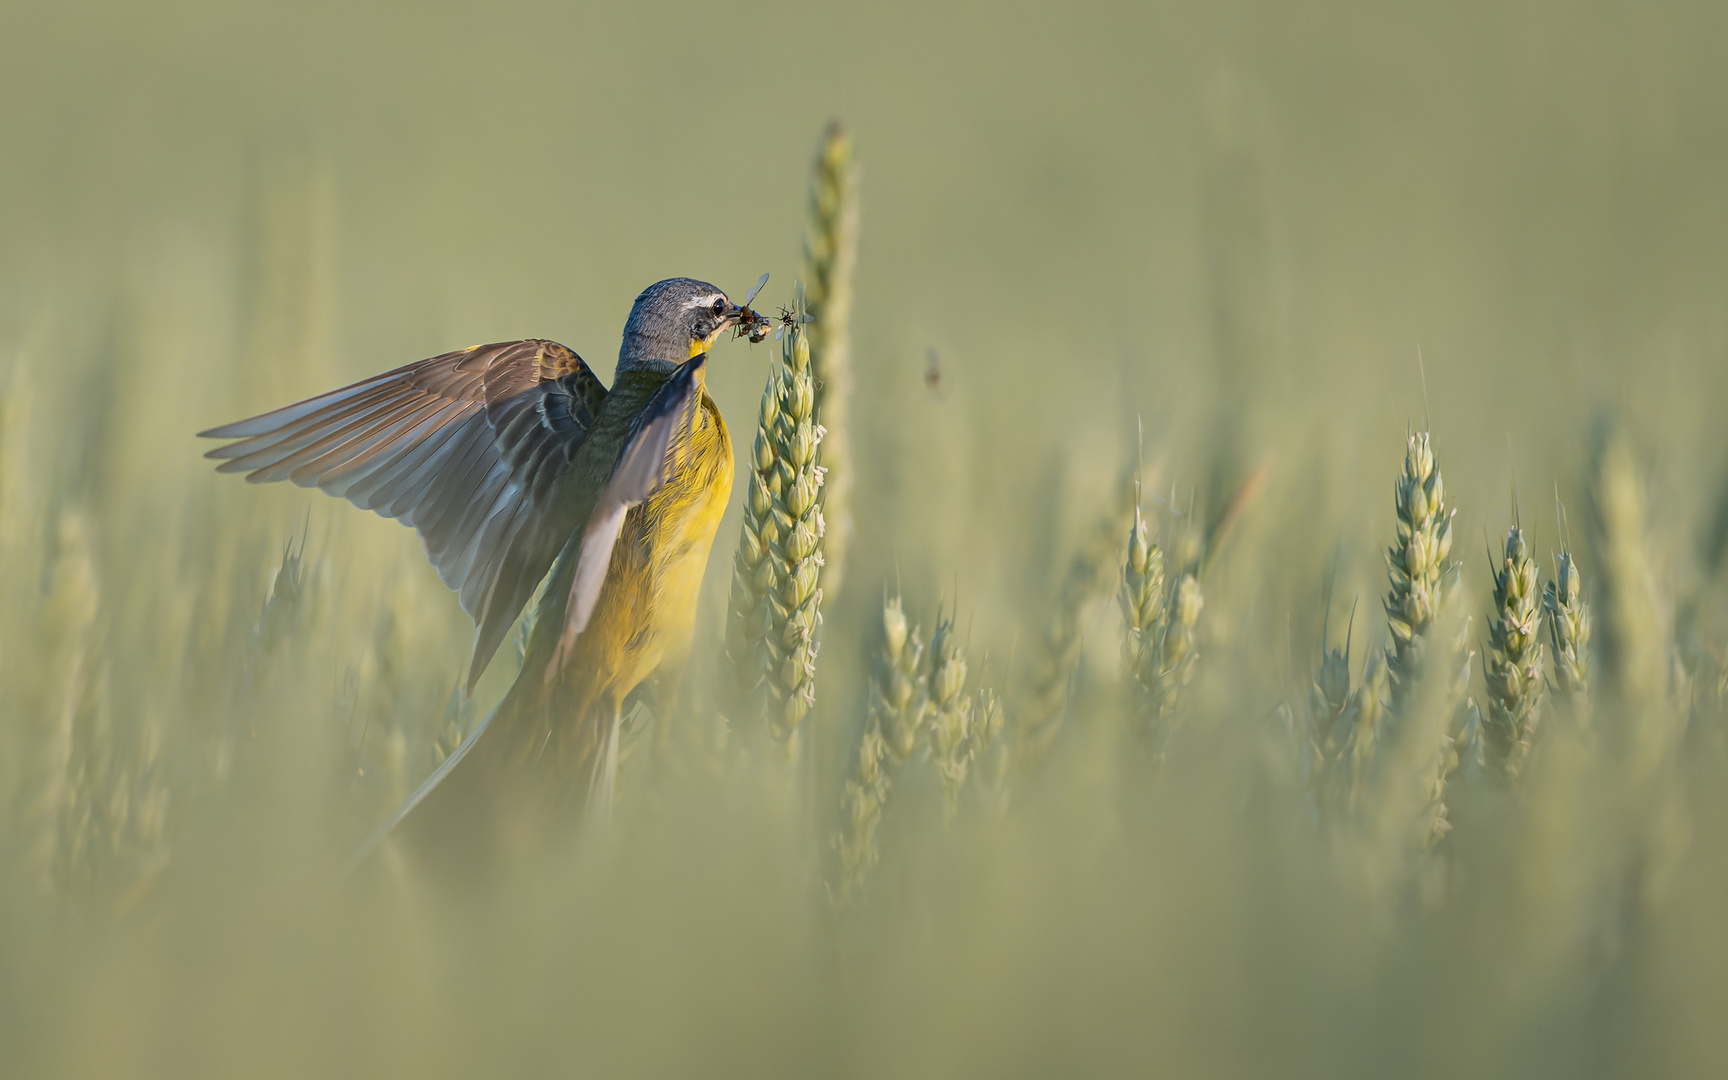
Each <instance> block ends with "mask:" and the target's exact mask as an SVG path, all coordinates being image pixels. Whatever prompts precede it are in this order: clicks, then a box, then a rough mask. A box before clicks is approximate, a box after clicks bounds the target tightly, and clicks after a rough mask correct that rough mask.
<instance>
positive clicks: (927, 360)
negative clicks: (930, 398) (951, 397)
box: [924, 348, 942, 394]
mask: <svg viewBox="0 0 1728 1080" xmlns="http://www.w3.org/2000/svg"><path fill="white" fill-rule="evenodd" d="M924 386H925V388H926V389H927V390H929V391H930V392H931V393H932V394H934V393H935V392H936V391H938V390H940V389H942V357H941V355H940V354H939V353H937V351H936V350H935V349H933V348H932V349H926V350H925V352H924Z"/></svg>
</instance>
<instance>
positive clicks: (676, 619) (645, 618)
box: [577, 395, 732, 702]
mask: <svg viewBox="0 0 1728 1080" xmlns="http://www.w3.org/2000/svg"><path fill="white" fill-rule="evenodd" d="M731 493H732V442H731V438H730V436H729V435H728V434H727V431H726V423H725V421H724V420H723V419H722V418H721V416H720V410H719V409H718V408H716V407H715V406H714V403H713V401H712V400H710V399H709V398H708V397H707V396H706V395H704V396H703V398H702V408H701V410H700V411H699V412H698V415H697V420H696V424H695V426H694V430H693V431H692V432H691V438H690V440H689V441H688V442H687V443H686V444H685V446H684V448H683V449H682V451H681V455H680V460H679V461H678V462H677V463H676V465H675V467H674V469H673V471H672V475H671V477H670V478H669V479H668V480H667V482H666V485H665V486H664V487H662V488H661V489H660V490H659V491H657V492H655V493H654V494H653V495H652V496H650V497H649V499H648V501H647V502H645V503H643V504H642V505H641V506H637V507H635V508H633V509H632V510H631V511H630V513H629V515H628V516H626V518H625V519H624V528H623V531H622V533H621V534H620V535H619V538H618V543H617V544H616V545H615V546H614V548H613V551H612V564H611V566H610V567H609V568H608V570H607V581H606V585H605V587H604V588H603V589H602V591H601V595H600V600H599V603H598V604H597V605H596V606H595V612H594V618H593V620H592V622H591V623H590V625H589V627H588V629H587V630H585V631H584V632H583V634H582V637H583V638H584V639H589V640H590V641H591V642H592V645H593V646H594V653H596V654H598V655H593V654H591V655H589V656H586V657H583V656H581V655H580V654H582V653H584V652H588V651H589V650H587V649H583V648H582V647H581V646H580V644H579V646H578V650H577V651H578V656H579V662H578V666H577V671H578V672H579V673H580V672H583V671H587V672H593V673H594V675H595V676H598V678H597V679H596V680H595V683H596V684H597V685H594V687H593V691H594V697H595V698H599V697H602V696H604V697H610V698H611V699H612V700H613V701H614V702H617V701H621V700H623V698H624V696H625V695H626V694H628V693H629V692H630V691H631V690H633V689H634V688H635V687H636V686H637V684H639V683H640V682H641V681H642V680H643V679H645V678H647V677H648V676H649V675H650V674H652V673H653V672H654V669H655V668H657V667H659V666H660V665H661V663H662V662H664V661H665V660H666V659H667V658H668V657H669V656H670V657H673V658H677V657H681V656H683V655H684V654H685V653H687V652H688V651H689V647H690V639H691V637H692V635H693V633H694V630H695V625H696V601H697V597H698V595H699V594H700V593H701V590H702V575H703V573H704V571H705V570H706V569H707V566H708V553H709V550H710V549H711V548H712V547H713V544H714V533H715V531H716V530H717V529H718V528H719V527H720V519H721V517H722V516H723V515H724V514H725V512H726V503H727V500H728V499H730V497H731ZM582 661H587V662H582ZM577 677H578V678H581V675H580V674H578V675H577Z"/></svg>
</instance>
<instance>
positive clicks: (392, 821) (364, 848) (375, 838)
mask: <svg viewBox="0 0 1728 1080" xmlns="http://www.w3.org/2000/svg"><path fill="white" fill-rule="evenodd" d="M508 702H509V697H508V696H506V698H505V700H504V701H502V702H500V703H499V704H498V706H497V708H494V709H493V710H492V711H491V712H489V713H487V714H486V718H485V719H484V720H482V721H480V723H478V724H476V725H475V727H474V730H473V731H470V732H469V733H468V737H467V738H466V739H463V740H462V744H461V745H460V746H458V747H456V749H455V750H454V751H453V752H452V753H451V754H450V756H449V757H447V758H445V759H444V761H443V762H442V763H441V764H440V765H439V766H438V767H437V768H436V769H433V770H432V775H431V776H428V777H427V778H426V779H425V780H424V781H423V782H422V783H421V784H420V786H419V787H417V788H415V789H414V793H413V794H412V795H410V796H408V798H407V799H406V800H405V801H404V802H403V803H402V805H401V806H398V807H397V808H396V811H395V812H394V813H392V814H391V815H390V816H389V817H387V818H385V819H384V822H383V824H381V825H379V826H378V827H377V828H376V829H374V830H372V832H371V834H370V835H368V836H367V837H366V839H365V840H363V841H361V843H360V846H359V847H358V848H356V849H354V854H352V855H350V856H349V857H348V862H347V864H346V865H345V866H344V867H343V868H342V874H343V876H347V875H349V874H351V873H353V872H354V870H355V868H356V867H358V866H359V865H360V864H361V863H363V862H365V861H366V857H367V856H368V855H370V854H372V852H373V851H374V850H375V849H376V848H377V847H378V845H379V844H380V843H382V842H383V841H384V838H385V837H386V836H389V835H390V831H391V830H392V829H394V828H396V826H398V825H400V824H401V823H402V819H403V818H406V817H407V816H408V815H409V814H411V813H413V812H414V808H415V807H417V806H419V805H420V804H421V803H422V802H423V801H425V799H426V796H428V795H430V794H432V789H434V788H436V787H437V786H438V785H439V784H441V783H443V782H444V778H445V777H447V776H449V775H450V773H451V771H452V770H453V769H455V768H456V766H458V765H460V764H461V763H462V759H463V758H465V757H467V756H468V751H470V750H472V749H473V748H474V744H475V743H477V742H479V741H480V736H482V735H484V734H486V729H487V728H488V727H490V726H491V725H492V718H493V717H495V716H497V715H498V711H499V709H502V708H503V707H504V706H505V705H506V704H507V703H508Z"/></svg>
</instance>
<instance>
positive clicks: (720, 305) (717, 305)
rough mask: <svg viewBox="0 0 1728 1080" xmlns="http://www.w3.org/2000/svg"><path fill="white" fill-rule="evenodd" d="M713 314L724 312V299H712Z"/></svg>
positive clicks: (722, 313)
mask: <svg viewBox="0 0 1728 1080" xmlns="http://www.w3.org/2000/svg"><path fill="white" fill-rule="evenodd" d="M714 314H716V315H724V314H726V301H725V300H716V301H714Z"/></svg>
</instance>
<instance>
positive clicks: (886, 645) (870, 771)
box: [832, 596, 930, 907]
mask: <svg viewBox="0 0 1728 1080" xmlns="http://www.w3.org/2000/svg"><path fill="white" fill-rule="evenodd" d="M927 684H928V676H927V674H926V671H925V665H924V643H923V640H922V633H921V631H920V630H919V628H918V627H917V626H916V625H913V624H911V623H909V622H908V621H907V619H906V611H905V608H904V607H903V606H902V605H901V603H900V598H899V597H898V596H896V597H893V598H891V599H887V600H884V601H883V602H882V637H881V641H880V643H879V644H878V646H877V648H876V655H875V657H874V663H873V665H872V668H871V672H870V698H869V707H868V711H867V712H866V714H865V717H864V728H863V730H862V732H861V733H860V734H859V738H858V748H857V751H856V753H855V754H854V755H853V758H852V770H851V773H850V775H848V776H847V778H846V783H845V790H844V793H843V795H842V796H841V803H842V805H841V813H840V830H839V832H838V833H837V834H836V835H835V837H834V849H835V851H836V853H837V855H838V863H839V865H838V867H837V872H836V877H837V879H838V880H837V881H836V883H835V885H834V887H833V890H832V895H833V900H834V902H835V904H836V905H837V906H840V907H853V906H856V905H857V904H858V903H859V901H860V900H861V899H862V897H863V891H864V881H865V878H866V877H867V876H868V875H869V873H870V869H871V868H872V867H873V866H875V865H876V862H877V859H878V858H879V852H878V849H877V845H876V829H877V827H878V826H879V825H880V824H881V823H882V814H883V811H884V810H885V809H886V808H887V805H888V798H889V796H890V795H891V794H892V793H893V790H894V775H895V773H896V772H898V771H899V767H900V766H901V765H903V764H904V763H905V762H906V760H907V759H908V758H910V757H911V756H912V754H913V752H914V751H916V750H917V748H918V743H919V741H920V738H921V737H922V736H923V734H924V732H925V730H926V729H927V727H928V721H929V718H930V701H929V697H928V693H927Z"/></svg>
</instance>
